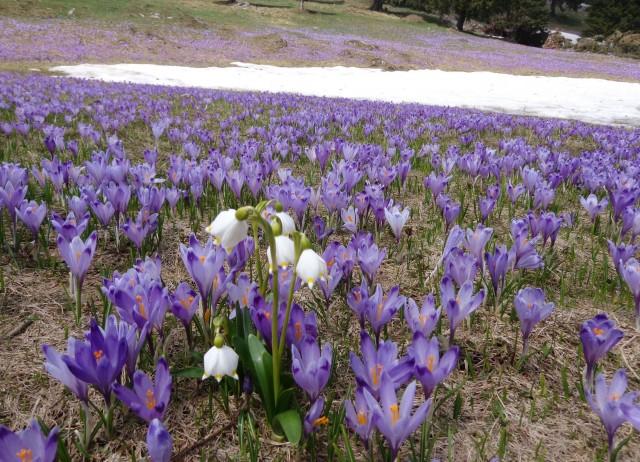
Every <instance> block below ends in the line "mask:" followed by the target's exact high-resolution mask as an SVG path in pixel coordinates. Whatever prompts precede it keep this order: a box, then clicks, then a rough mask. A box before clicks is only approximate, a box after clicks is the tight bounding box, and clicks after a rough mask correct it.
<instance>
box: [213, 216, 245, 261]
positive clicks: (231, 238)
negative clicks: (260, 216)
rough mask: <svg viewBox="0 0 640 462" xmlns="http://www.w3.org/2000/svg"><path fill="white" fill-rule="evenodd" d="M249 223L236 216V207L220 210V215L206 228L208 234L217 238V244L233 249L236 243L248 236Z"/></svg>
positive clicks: (226, 248) (229, 249)
mask: <svg viewBox="0 0 640 462" xmlns="http://www.w3.org/2000/svg"><path fill="white" fill-rule="evenodd" d="M248 230H249V224H248V223H247V222H246V220H245V221H240V220H238V219H237V218H236V211H235V209H229V210H225V211H223V212H220V213H219V214H218V216H217V217H216V218H215V220H213V221H212V222H211V224H210V225H209V226H207V227H206V228H205V231H206V232H207V233H208V234H211V235H212V236H213V238H214V239H215V242H216V244H219V245H221V246H222V247H224V249H225V250H227V251H231V250H232V249H233V248H234V247H235V246H236V245H238V244H239V243H240V242H242V241H243V240H244V239H246V237H247V231H248Z"/></svg>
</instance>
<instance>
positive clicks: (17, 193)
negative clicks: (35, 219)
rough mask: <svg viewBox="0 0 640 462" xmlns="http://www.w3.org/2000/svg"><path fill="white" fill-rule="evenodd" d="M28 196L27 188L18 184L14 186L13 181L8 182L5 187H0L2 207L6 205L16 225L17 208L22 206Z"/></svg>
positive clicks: (0, 203)
mask: <svg viewBox="0 0 640 462" xmlns="http://www.w3.org/2000/svg"><path fill="white" fill-rule="evenodd" d="M26 195H27V186H18V183H16V185H15V186H14V184H13V183H12V182H11V181H7V182H6V184H5V185H4V186H0V206H1V205H4V206H5V207H6V209H7V212H9V215H10V216H11V221H12V223H14V224H15V222H16V208H18V207H19V206H20V204H21V203H22V201H23V200H24V198H25V196H26ZM0 210H1V209H0Z"/></svg>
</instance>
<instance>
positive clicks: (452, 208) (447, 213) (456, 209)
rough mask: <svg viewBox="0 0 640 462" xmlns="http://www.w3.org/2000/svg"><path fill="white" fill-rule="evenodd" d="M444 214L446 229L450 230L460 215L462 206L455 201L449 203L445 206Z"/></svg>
mask: <svg viewBox="0 0 640 462" xmlns="http://www.w3.org/2000/svg"><path fill="white" fill-rule="evenodd" d="M442 213H443V214H444V221H445V227H446V228H447V229H449V227H450V226H451V224H452V223H453V222H454V221H455V220H456V218H458V215H460V204H458V203H457V202H453V201H448V202H447V203H445V204H444V207H443V210H442Z"/></svg>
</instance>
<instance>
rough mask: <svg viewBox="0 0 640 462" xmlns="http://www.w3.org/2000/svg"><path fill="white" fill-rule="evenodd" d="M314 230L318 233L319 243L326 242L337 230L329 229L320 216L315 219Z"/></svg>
mask: <svg viewBox="0 0 640 462" xmlns="http://www.w3.org/2000/svg"><path fill="white" fill-rule="evenodd" d="M313 230H314V231H315V232H316V237H317V238H318V241H319V242H322V241H324V240H325V239H326V238H327V237H329V236H331V235H332V234H333V233H334V232H335V228H331V229H327V223H326V222H325V221H324V220H323V219H322V218H320V217H318V216H317V217H315V218H314V219H313Z"/></svg>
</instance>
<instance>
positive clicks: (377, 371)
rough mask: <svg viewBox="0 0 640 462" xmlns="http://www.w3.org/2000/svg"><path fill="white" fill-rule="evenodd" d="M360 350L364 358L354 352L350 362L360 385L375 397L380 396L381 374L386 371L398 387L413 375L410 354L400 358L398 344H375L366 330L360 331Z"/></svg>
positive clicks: (350, 356) (387, 342)
mask: <svg viewBox="0 0 640 462" xmlns="http://www.w3.org/2000/svg"><path fill="white" fill-rule="evenodd" d="M360 352H361V353H362V360H361V359H360V358H359V357H358V356H357V355H356V354H355V353H353V352H351V353H349V363H350V364H351V369H353V372H354V373H355V375H356V382H357V383H358V386H360V387H364V388H366V389H367V390H369V393H371V394H372V395H373V396H374V397H376V399H377V398H379V397H380V384H381V380H380V378H381V375H382V373H383V372H384V373H386V374H387V375H388V377H389V378H390V379H391V380H392V382H393V384H394V387H395V388H396V389H398V388H400V387H401V386H402V385H403V384H405V383H406V382H407V381H408V380H409V379H410V378H411V376H412V375H413V362H412V360H411V358H410V357H409V356H405V357H403V358H400V359H398V345H397V344H396V343H395V342H391V341H386V342H380V343H379V344H378V349H377V350H376V347H375V346H374V344H373V341H372V340H371V337H369V334H368V333H367V331H365V330H361V331H360Z"/></svg>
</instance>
